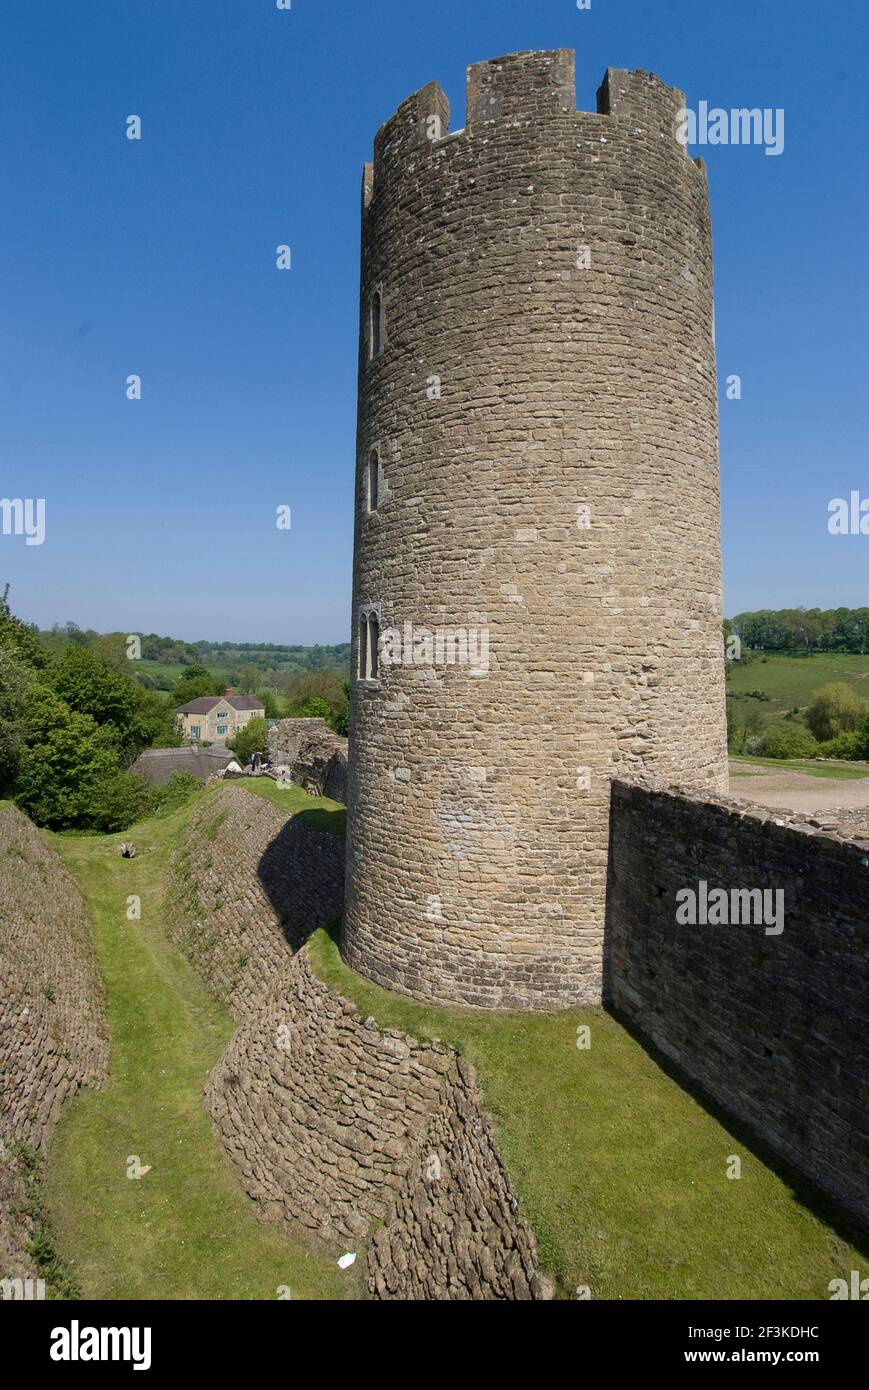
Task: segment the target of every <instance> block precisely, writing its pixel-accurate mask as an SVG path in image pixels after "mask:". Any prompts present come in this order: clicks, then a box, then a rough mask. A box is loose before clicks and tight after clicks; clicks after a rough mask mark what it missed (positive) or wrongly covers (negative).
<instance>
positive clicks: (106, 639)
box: [40, 623, 350, 690]
mask: <svg viewBox="0 0 869 1390" xmlns="http://www.w3.org/2000/svg"><path fill="white" fill-rule="evenodd" d="M130 635H131V634H128V633H126V632H96V631H94V629H92V628H80V627H78V626H77V625H76V624H75V623H66V624H64V625H63V626H61V625H60V624H57V623H56V624H55V625H54V627H52V628H50V629H47V630H43V631H42V632H41V633H40V639H41V641H42V644H43V645H44V646H45V648H46V649H47V650H48V651H49V652H51V653H52V654H53V655H59V654H60V653H61V652H63V651H64V650H65V649H66V648H67V647H68V646H70V645H71V644H76V645H78V646H82V647H96V648H97V649H98V650H99V651H100V652H101V654H102V655H103V656H104V657H105V659H106V660H107V661H109V662H118V661H121V660H123V661H124V663H125V665H126V661H127V639H128V637H129V636H130ZM136 635H137V636H138V637H139V638H140V640H141V643H142V657H141V660H140V661H138V662H137V663H135V674H136V676H137V677H138V679H139V680H140V681H141V683H142V684H143V685H146V686H148V687H151V688H153V689H158V690H171V689H172V688H173V686H174V685H175V683H176V681H177V680H178V679H179V677H180V676H181V675H182V674H183V672H184V669H185V667H187V666H207V667H208V669H209V670H210V671H212V672H213V673H214V674H215V675H216V676H220V677H221V678H223V679H224V680H225V681H226V682H227V684H229V685H242V684H245V682H246V683H247V684H248V685H250V683H251V678H252V677H254V678H255V684H257V685H261V686H270V685H273V684H274V683H275V681H276V679H277V677H281V678H282V682H285V681H286V678H287V677H288V676H294V675H301V674H303V673H305V672H307V671H334V672H335V673H336V674H338V675H340V676H341V677H342V678H343V677H345V676H347V675H348V674H349V671H350V643H349V642H342V643H338V644H337V645H335V646H328V645H326V646H321V645H319V644H317V645H315V646H312V647H305V646H301V645H299V644H289V645H288V644H280V643H276V642H205V641H203V642H182V641H181V640H180V639H179V638H177V637H161V636H160V635H159V634H158V633H156V632H148V633H144V632H143V633H138V634H136Z"/></svg>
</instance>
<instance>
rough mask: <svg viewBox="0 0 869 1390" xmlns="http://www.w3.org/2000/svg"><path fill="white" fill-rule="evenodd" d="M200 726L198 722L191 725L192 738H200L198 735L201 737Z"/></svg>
mask: <svg viewBox="0 0 869 1390" xmlns="http://www.w3.org/2000/svg"><path fill="white" fill-rule="evenodd" d="M199 728H200V726H199V725H198V724H191V725H190V737H191V738H198V737H199Z"/></svg>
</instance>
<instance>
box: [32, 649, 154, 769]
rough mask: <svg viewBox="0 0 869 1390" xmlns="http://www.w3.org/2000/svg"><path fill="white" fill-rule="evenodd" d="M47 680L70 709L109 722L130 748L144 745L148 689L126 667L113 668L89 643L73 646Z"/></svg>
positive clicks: (124, 743)
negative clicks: (144, 704)
mask: <svg viewBox="0 0 869 1390" xmlns="http://www.w3.org/2000/svg"><path fill="white" fill-rule="evenodd" d="M48 682H49V684H50V685H51V688H52V690H54V691H55V692H56V693H57V694H58V695H59V696H60V698H61V699H62V700H65V701H66V703H67V705H69V707H70V709H72V710H75V711H76V712H77V713H78V714H88V715H90V717H91V719H93V720H94V722H95V723H96V724H110V725H111V726H112V728H113V729H115V730H116V732H117V736H118V741H119V742H120V743H121V744H122V745H124V746H125V747H127V748H128V749H130V750H133V749H135V748H136V747H137V746H138V747H141V746H142V742H143V741H144V736H143V733H142V729H141V727H137V722H138V718H139V715H140V711H141V708H142V701H143V700H144V699H146V698H147V697H146V695H145V692H144V691H143V690H142V689H141V688H140V687H139V686H137V685H136V683H135V682H134V681H133V679H132V677H131V676H128V675H127V674H126V672H124V671H114V670H112V669H111V668H110V667H108V666H107V665H106V664H105V662H104V661H102V660H101V659H100V658H99V657H98V656H95V655H94V653H93V652H92V651H90V650H88V648H86V647H78V646H71V647H69V648H68V649H67V650H66V651H65V652H64V654H63V656H62V657H61V659H60V661H58V662H57V663H56V665H55V666H54V667H53V668H52V669H51V671H50V672H49V673H48Z"/></svg>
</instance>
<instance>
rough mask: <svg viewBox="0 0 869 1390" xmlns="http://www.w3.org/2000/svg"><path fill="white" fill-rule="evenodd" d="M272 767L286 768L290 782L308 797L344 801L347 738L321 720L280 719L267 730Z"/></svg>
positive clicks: (345, 792)
mask: <svg viewBox="0 0 869 1390" xmlns="http://www.w3.org/2000/svg"><path fill="white" fill-rule="evenodd" d="M267 747H268V755H269V762H270V764H271V766H272V767H288V768H289V769H290V773H291V774H292V779H293V781H294V782H296V783H298V785H299V786H300V787H302V788H303V790H304V791H306V792H310V793H311V795H312V796H328V797H331V798H332V800H333V801H340V802H341V803H342V805H343V804H344V802H345V801H346V800H347V740H346V738H341V737H340V736H339V735H338V734H336V733H334V732H333V731H332V730H331V729H330V728H329V726H328V724H327V723H326V721H325V719H280V720H278V722H277V724H274V725H272V727H271V728H270V729H269V732H268V742H267Z"/></svg>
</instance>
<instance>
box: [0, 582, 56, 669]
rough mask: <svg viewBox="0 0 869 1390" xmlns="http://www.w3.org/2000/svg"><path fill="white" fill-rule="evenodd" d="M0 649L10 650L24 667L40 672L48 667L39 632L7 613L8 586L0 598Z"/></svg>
mask: <svg viewBox="0 0 869 1390" xmlns="http://www.w3.org/2000/svg"><path fill="white" fill-rule="evenodd" d="M0 648H11V649H12V650H13V651H14V652H16V653H17V655H18V657H19V659H20V660H21V661H23V662H24V664H25V665H26V666H32V667H33V669H34V670H36V671H39V670H42V668H43V667H44V666H47V665H48V653H47V652H46V650H45V648H44V647H43V645H42V642H41V640H40V637H39V631H38V629H37V628H35V627H30V626H28V624H27V623H22V621H21V619H20V618H16V617H14V616H13V614H12V613H11V612H10V611H9V585H8V584H7V585H6V588H5V589H4V590H3V595H2V597H0Z"/></svg>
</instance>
